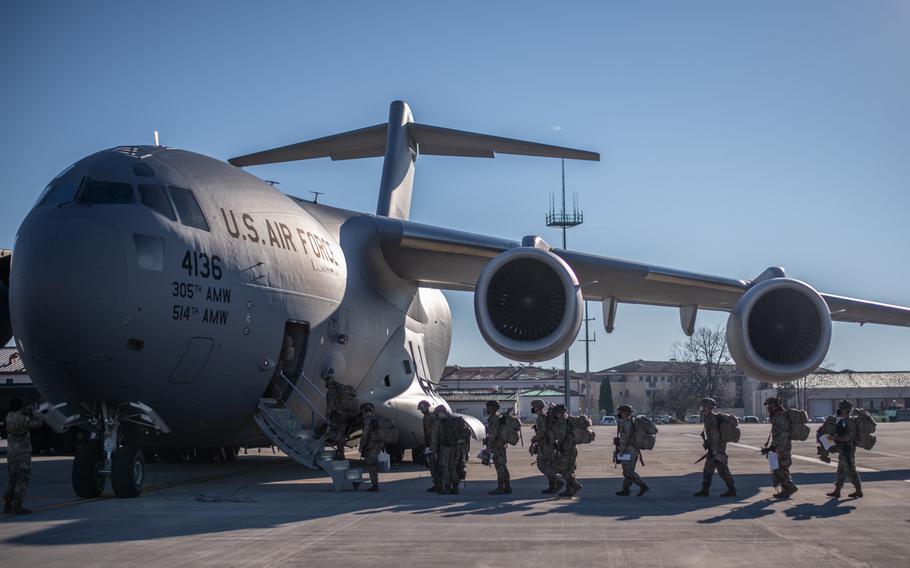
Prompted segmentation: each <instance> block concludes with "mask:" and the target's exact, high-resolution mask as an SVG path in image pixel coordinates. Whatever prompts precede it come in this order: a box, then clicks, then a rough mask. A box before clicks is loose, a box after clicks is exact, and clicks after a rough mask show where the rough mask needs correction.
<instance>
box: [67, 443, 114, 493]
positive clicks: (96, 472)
mask: <svg viewBox="0 0 910 568" xmlns="http://www.w3.org/2000/svg"><path fill="white" fill-rule="evenodd" d="M102 467H104V457H103V456H102V455H101V446H99V445H98V444H85V445H82V446H79V447H77V448H76V457H75V458H74V459H73V491H75V492H76V495H78V496H79V497H82V498H83V499H94V498H95V497H97V496H99V495H101V492H102V491H104V484H105V482H106V481H107V480H106V479H105V478H104V474H103V473H101V469H102Z"/></svg>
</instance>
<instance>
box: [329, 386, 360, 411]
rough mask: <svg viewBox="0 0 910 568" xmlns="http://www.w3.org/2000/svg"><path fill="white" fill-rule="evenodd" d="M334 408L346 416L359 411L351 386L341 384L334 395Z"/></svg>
mask: <svg viewBox="0 0 910 568" xmlns="http://www.w3.org/2000/svg"><path fill="white" fill-rule="evenodd" d="M335 408H336V409H337V410H338V411H340V412H345V413H347V414H356V413H357V412H358V411H359V410H360V405H359V404H358V403H357V391H355V390H354V387H352V386H351V385H345V384H341V385H339V386H338V392H337V393H336V395H335Z"/></svg>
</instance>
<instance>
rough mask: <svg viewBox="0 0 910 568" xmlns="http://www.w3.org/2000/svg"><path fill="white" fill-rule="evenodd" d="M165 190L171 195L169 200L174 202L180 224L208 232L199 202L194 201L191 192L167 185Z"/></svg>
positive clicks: (194, 197)
mask: <svg viewBox="0 0 910 568" xmlns="http://www.w3.org/2000/svg"><path fill="white" fill-rule="evenodd" d="M167 189H168V191H169V192H170V193H171V199H173V200H174V207H176V208H177V214H178V215H180V222H181V223H183V224H184V225H186V226H187V227H194V228H196V229H202V230H203V231H208V230H209V223H208V221H206V220H205V214H203V213H202V207H199V202H198V201H196V196H195V195H193V192H192V191H190V190H188V189H185V188H183V187H175V186H173V185H169V186H168V187H167Z"/></svg>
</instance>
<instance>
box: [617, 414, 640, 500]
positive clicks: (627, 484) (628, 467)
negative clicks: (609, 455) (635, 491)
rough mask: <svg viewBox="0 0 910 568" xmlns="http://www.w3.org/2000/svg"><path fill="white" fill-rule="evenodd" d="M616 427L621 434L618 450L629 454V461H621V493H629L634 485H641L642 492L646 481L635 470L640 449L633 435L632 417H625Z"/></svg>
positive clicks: (619, 434)
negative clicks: (636, 445)
mask: <svg viewBox="0 0 910 568" xmlns="http://www.w3.org/2000/svg"><path fill="white" fill-rule="evenodd" d="M616 429H617V431H618V436H619V445H618V446H617V452H618V453H620V454H629V461H627V462H621V463H622V477H623V479H622V491H621V492H620V493H622V494H625V495H628V494H629V488H631V487H632V485H638V486H639V487H641V489H640V490H639V491H640V493H644V492H645V488H646V487H647V485H645V482H644V481H642V479H641V476H640V475H638V474H637V473H636V472H635V467H636V466H637V465H638V452H639V451H640V450H639V449H638V448H636V447H635V441H634V439H633V437H632V417H631V416H630V417H629V418H623V419H620V420H618V421H617V423H616Z"/></svg>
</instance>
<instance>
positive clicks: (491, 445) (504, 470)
mask: <svg viewBox="0 0 910 568" xmlns="http://www.w3.org/2000/svg"><path fill="white" fill-rule="evenodd" d="M486 412H487V438H486V440H484V445H485V446H486V447H487V450H488V451H489V452H490V454H492V457H493V466H494V467H495V468H496V489H494V490H493V491H490V492H489V493H490V495H502V494H504V493H511V492H512V486H511V485H510V484H509V467H508V466H507V465H506V441H505V439H503V432H502V419H503V416H502V414H500V413H499V403H498V402H496V401H495V400H488V401H487V404H486Z"/></svg>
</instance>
